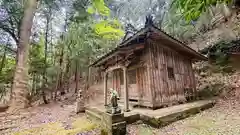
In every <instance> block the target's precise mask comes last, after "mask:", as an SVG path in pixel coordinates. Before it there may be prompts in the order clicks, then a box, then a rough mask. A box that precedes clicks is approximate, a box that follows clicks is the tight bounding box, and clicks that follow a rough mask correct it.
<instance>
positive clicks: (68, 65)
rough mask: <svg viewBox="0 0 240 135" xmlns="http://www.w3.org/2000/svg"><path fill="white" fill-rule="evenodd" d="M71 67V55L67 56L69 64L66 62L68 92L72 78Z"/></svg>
mask: <svg viewBox="0 0 240 135" xmlns="http://www.w3.org/2000/svg"><path fill="white" fill-rule="evenodd" d="M70 67H71V61H70V58H69V56H68V57H67V64H66V72H65V75H64V76H65V77H64V78H65V80H67V82H66V84H65V85H66V90H67V92H69V86H70V81H71V80H70V78H71V75H70Z"/></svg>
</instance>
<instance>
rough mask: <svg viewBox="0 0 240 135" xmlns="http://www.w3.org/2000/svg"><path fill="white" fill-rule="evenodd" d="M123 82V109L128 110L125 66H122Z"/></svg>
mask: <svg viewBox="0 0 240 135" xmlns="http://www.w3.org/2000/svg"><path fill="white" fill-rule="evenodd" d="M123 82H124V111H125V112H128V111H130V110H129V102H128V101H129V99H128V84H127V68H126V67H124V68H123Z"/></svg>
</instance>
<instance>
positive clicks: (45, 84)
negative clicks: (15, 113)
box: [41, 15, 50, 104]
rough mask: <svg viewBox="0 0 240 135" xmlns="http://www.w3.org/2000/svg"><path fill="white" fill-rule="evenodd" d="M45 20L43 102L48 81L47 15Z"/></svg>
mask: <svg viewBox="0 0 240 135" xmlns="http://www.w3.org/2000/svg"><path fill="white" fill-rule="evenodd" d="M46 20H47V24H46V31H45V47H44V65H45V67H44V72H43V80H44V82H43V89H42V91H41V92H42V98H43V102H44V103H45V104H47V103H48V101H47V99H46V94H45V91H44V90H46V88H47V83H48V80H47V57H48V54H47V53H48V31H49V22H50V18H49V16H48V15H47V17H46Z"/></svg>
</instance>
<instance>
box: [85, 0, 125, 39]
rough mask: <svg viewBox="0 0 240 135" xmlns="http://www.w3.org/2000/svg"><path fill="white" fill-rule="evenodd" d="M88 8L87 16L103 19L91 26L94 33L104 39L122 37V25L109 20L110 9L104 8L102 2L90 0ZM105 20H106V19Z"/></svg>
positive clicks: (116, 21)
mask: <svg viewBox="0 0 240 135" xmlns="http://www.w3.org/2000/svg"><path fill="white" fill-rule="evenodd" d="M91 2H92V4H91V6H89V7H88V9H87V12H88V13H89V14H99V15H100V16H103V18H104V19H100V21H98V22H97V23H95V24H94V25H93V27H94V30H95V32H96V33H97V34H98V35H99V36H102V37H103V38H106V39H120V38H121V37H123V36H124V32H123V30H122V25H121V24H120V22H119V21H118V20H116V19H110V9H109V8H108V7H107V6H106V4H105V2H104V0H92V1H91ZM106 18H107V19H106Z"/></svg>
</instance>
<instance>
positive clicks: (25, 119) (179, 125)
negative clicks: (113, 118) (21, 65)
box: [0, 100, 240, 135]
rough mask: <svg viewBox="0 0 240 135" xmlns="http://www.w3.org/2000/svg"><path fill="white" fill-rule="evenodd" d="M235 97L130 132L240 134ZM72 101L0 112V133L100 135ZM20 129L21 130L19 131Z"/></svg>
mask: <svg viewBox="0 0 240 135" xmlns="http://www.w3.org/2000/svg"><path fill="white" fill-rule="evenodd" d="M239 104H240V103H239V102H237V101H235V100H225V101H223V100H219V101H218V102H217V104H216V105H215V106H214V107H213V108H211V109H208V110H206V111H203V112H201V113H199V114H197V115H194V116H192V117H189V118H187V119H184V120H180V121H177V122H175V123H172V124H170V125H168V126H166V127H163V128H161V129H156V128H152V127H150V126H148V125H145V124H142V123H139V122H138V123H134V124H131V125H128V127H127V130H128V134H129V135H154V134H155V135H205V134H206V135H221V134H222V135H236V134H240V106H239ZM74 109H75V107H74V104H72V103H70V104H69V103H68V104H66V103H62V102H57V103H50V104H48V105H42V106H38V107H31V108H28V109H26V110H24V111H21V112H19V113H18V114H15V115H10V114H6V113H0V134H1V135H4V134H13V135H36V134H39V135H40V134H41V135H53V134H55V135H76V134H79V135H80V134H82V135H99V134H100V130H99V128H98V126H97V125H95V124H94V123H92V122H91V121H89V120H87V119H86V117H85V115H84V114H78V115H77V114H75V112H74ZM19 131H20V132H19Z"/></svg>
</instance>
